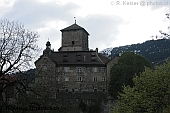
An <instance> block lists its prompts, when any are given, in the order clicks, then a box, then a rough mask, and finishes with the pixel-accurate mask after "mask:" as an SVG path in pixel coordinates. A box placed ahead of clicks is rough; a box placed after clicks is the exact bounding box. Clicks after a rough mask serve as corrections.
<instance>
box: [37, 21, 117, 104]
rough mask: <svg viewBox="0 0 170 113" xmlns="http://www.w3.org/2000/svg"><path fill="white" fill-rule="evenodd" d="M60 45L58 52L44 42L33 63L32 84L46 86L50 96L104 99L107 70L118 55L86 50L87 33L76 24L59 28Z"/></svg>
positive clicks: (106, 92) (106, 87)
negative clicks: (34, 72)
mask: <svg viewBox="0 0 170 113" xmlns="http://www.w3.org/2000/svg"><path fill="white" fill-rule="evenodd" d="M60 31H61V32H62V45H61V47H60V48H59V49H58V51H53V50H51V44H50V42H49V41H48V42H47V43H46V49H45V50H44V51H43V55H41V56H40V58H39V59H38V60H37V61H36V62H35V65H36V78H35V83H37V84H39V85H40V86H41V87H47V86H48V87H49V89H50V93H51V96H53V97H55V98H56V97H57V98H63V99H64V98H67V99H68V98H69V99H71V98H74V99H76V100H78V99H83V100H85V101H87V102H89V101H91V100H93V99H95V98H101V99H103V98H105V99H106V98H107V96H108V83H109V80H110V70H111V68H112V66H113V65H114V64H115V63H117V59H118V57H117V56H115V57H114V58H112V59H109V58H107V57H105V56H103V55H102V54H100V53H98V48H96V49H95V50H91V49H89V42H88V36H89V33H88V32H87V31H86V30H85V29H84V28H83V27H81V26H79V25H77V24H76V23H74V24H72V25H71V26H69V27H67V28H64V29H62V30H60ZM87 95H88V96H87Z"/></svg>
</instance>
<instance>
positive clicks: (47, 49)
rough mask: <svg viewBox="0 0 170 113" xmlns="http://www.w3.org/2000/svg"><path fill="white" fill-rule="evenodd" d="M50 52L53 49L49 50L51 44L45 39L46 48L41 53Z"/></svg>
mask: <svg viewBox="0 0 170 113" xmlns="http://www.w3.org/2000/svg"><path fill="white" fill-rule="evenodd" d="M51 52H53V51H52V50H51V44H50V42H49V41H47V43H46V49H45V50H44V51H43V54H50V53H51Z"/></svg>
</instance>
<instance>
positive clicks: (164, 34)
mask: <svg viewBox="0 0 170 113" xmlns="http://www.w3.org/2000/svg"><path fill="white" fill-rule="evenodd" d="M165 15H166V17H167V18H168V19H169V20H170V13H167V14H165ZM168 29H170V26H168ZM159 32H160V33H161V34H162V35H163V36H162V37H163V38H167V39H170V34H169V33H165V32H163V31H161V30H160V31H159Z"/></svg>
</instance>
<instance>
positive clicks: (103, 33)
mask: <svg viewBox="0 0 170 113" xmlns="http://www.w3.org/2000/svg"><path fill="white" fill-rule="evenodd" d="M79 21H80V23H81V26H84V27H85V29H86V30H87V31H88V32H89V33H90V38H89V40H90V45H91V47H92V48H95V47H98V46H100V45H104V46H105V47H108V46H111V45H113V44H112V42H113V41H114V40H116V36H117V35H118V34H119V31H118V26H119V25H120V24H122V22H124V21H123V19H122V18H120V17H118V16H113V15H112V16H110V15H97V14H96V15H89V16H88V18H87V19H85V18H83V19H82V20H78V23H79ZM99 49H101V48H99Z"/></svg>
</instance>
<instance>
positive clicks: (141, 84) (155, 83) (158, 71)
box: [112, 62, 170, 113]
mask: <svg viewBox="0 0 170 113" xmlns="http://www.w3.org/2000/svg"><path fill="white" fill-rule="evenodd" d="M133 82H134V86H133V87H130V86H124V89H123V93H120V96H119V98H118V101H117V105H116V106H114V107H113V108H112V112H113V113H169V111H170V62H167V63H166V64H164V65H161V66H157V67H156V68H155V70H152V69H149V68H146V69H145V71H144V72H142V73H141V74H140V76H136V77H134V78H133Z"/></svg>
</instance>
